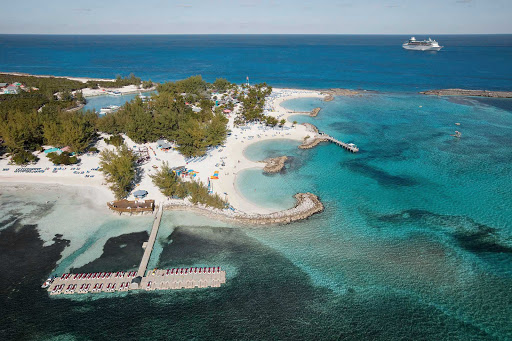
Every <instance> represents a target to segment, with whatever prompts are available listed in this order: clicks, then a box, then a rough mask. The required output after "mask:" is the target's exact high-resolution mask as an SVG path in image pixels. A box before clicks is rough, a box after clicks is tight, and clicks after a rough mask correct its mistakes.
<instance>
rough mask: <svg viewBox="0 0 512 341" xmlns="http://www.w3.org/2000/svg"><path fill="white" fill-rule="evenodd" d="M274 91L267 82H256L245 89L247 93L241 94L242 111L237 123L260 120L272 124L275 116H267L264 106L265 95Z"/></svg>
mask: <svg viewBox="0 0 512 341" xmlns="http://www.w3.org/2000/svg"><path fill="white" fill-rule="evenodd" d="M271 93H272V87H270V86H267V84H266V83H261V84H256V85H254V86H252V87H249V88H248V89H246V90H245V95H243V96H241V98H240V101H241V103H242V111H241V113H240V116H239V118H238V120H237V122H236V123H237V124H244V123H247V122H253V121H260V122H266V123H267V124H271V125H275V124H272V123H274V122H273V120H272V119H273V117H270V116H265V115H264V114H263V108H264V107H265V97H267V96H268V95H270V94H271Z"/></svg>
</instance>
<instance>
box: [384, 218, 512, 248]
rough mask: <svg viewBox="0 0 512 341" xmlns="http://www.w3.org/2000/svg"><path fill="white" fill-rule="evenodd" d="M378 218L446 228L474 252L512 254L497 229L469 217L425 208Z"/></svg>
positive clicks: (398, 223) (463, 246)
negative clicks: (433, 211) (430, 210)
mask: <svg viewBox="0 0 512 341" xmlns="http://www.w3.org/2000/svg"><path fill="white" fill-rule="evenodd" d="M378 219H379V220H380V221H383V222H388V223H392V224H396V225H400V224H403V223H411V222H413V223H418V224H420V225H423V226H430V227H431V228H434V229H440V230H446V231H447V233H449V234H450V235H452V236H453V238H454V240H455V241H456V242H457V243H458V245H459V246H460V247H462V248H464V249H465V250H467V251H470V252H473V253H477V254H478V253H507V254H512V247H510V246H508V245H506V244H505V243H504V242H503V241H502V240H500V238H499V236H498V234H497V232H498V231H497V229H495V228H493V227H490V226H487V225H484V224H480V223H477V222H476V221H474V220H473V219H471V218H469V217H464V216H451V215H442V214H435V213H432V212H429V211H425V210H406V211H403V212H400V213H397V214H390V215H384V216H380V217H379V218H378Z"/></svg>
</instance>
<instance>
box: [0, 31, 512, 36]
mask: <svg viewBox="0 0 512 341" xmlns="http://www.w3.org/2000/svg"><path fill="white" fill-rule="evenodd" d="M410 35H413V36H414V35H420V36H423V35H427V36H428V35H436V36H512V33H432V32H430V33H108V34H103V33H0V36H105V37H109V36H369V37H371V36H382V37H396V36H410Z"/></svg>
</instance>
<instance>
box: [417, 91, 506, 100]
mask: <svg viewBox="0 0 512 341" xmlns="http://www.w3.org/2000/svg"><path fill="white" fill-rule="evenodd" d="M420 94H422V95H434V96H477V97H492V98H512V91H488V90H465V89H438V90H429V91H421V92H420Z"/></svg>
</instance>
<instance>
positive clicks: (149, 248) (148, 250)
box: [137, 204, 163, 277]
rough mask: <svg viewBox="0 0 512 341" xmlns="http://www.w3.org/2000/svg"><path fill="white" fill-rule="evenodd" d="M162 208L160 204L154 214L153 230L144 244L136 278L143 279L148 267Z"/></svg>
mask: <svg viewBox="0 0 512 341" xmlns="http://www.w3.org/2000/svg"><path fill="white" fill-rule="evenodd" d="M162 206H163V205H162V204H160V205H159V207H158V211H157V212H156V216H155V221H154V222H153V228H152V229H151V234H150V235H149V239H148V243H147V244H146V249H145V250H144V255H143V256H142V259H141V261H140V265H139V271H137V276H140V277H144V275H145V274H146V268H147V267H148V262H149V258H150V257H151V252H152V251H153V246H154V245H155V241H156V236H157V235H158V228H159V227H160V221H162V213H163V208H162Z"/></svg>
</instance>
